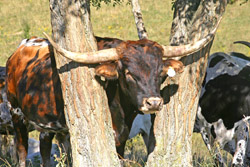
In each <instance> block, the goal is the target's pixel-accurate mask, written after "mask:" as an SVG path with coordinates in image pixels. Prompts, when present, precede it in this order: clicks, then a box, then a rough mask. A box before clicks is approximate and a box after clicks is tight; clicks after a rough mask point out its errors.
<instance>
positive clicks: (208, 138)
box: [200, 128, 226, 167]
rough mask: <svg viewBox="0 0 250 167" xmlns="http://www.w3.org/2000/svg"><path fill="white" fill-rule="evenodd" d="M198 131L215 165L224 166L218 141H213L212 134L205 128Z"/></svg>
mask: <svg viewBox="0 0 250 167" xmlns="http://www.w3.org/2000/svg"><path fill="white" fill-rule="evenodd" d="M200 133H201V136H202V139H203V141H204V143H205V145H206V146H207V148H208V150H209V152H210V154H211V155H212V156H213V157H214V160H215V163H216V165H217V166H220V167H224V166H226V164H225V162H224V160H223V156H222V155H221V152H220V146H219V144H218V143H216V142H215V141H214V138H213V136H212V134H211V133H208V132H207V130H205V128H201V129H200Z"/></svg>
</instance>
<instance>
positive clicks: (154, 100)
mask: <svg viewBox="0 0 250 167" xmlns="http://www.w3.org/2000/svg"><path fill="white" fill-rule="evenodd" d="M162 101H163V100H162V98H159V97H150V98H148V99H146V101H145V102H146V103H145V105H147V106H148V107H149V109H151V108H152V109H157V108H159V107H161V106H162Z"/></svg>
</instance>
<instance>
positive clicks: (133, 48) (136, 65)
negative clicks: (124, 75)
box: [121, 40, 163, 75]
mask: <svg viewBox="0 0 250 167" xmlns="http://www.w3.org/2000/svg"><path fill="white" fill-rule="evenodd" d="M162 56H163V49H162V48H161V46H160V45H159V44H157V43H155V42H152V41H148V40H143V41H140V43H132V44H128V45H127V48H126V51H124V52H123V55H122V59H121V63H122V68H123V69H127V70H129V72H131V73H133V74H137V73H138V74H139V73H144V74H146V75H147V74H148V75H149V74H151V73H155V72H157V73H158V72H159V71H160V70H161V67H162V65H163V61H162Z"/></svg>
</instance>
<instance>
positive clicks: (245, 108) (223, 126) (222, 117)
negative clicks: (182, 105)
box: [194, 41, 250, 166]
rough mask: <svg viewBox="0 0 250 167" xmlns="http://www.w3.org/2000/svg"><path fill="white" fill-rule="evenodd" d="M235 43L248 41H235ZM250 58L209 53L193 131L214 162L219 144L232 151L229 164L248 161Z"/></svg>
mask: <svg viewBox="0 0 250 167" xmlns="http://www.w3.org/2000/svg"><path fill="white" fill-rule="evenodd" d="M235 43H241V44H245V45H247V46H248V47H250V43H248V42H243V41H238V42H235ZM249 109H250V58H249V57H247V56H245V55H243V54H241V53H237V52H232V53H229V54H225V53H221V52H219V53H214V54H212V55H211V56H210V57H209V61H208V67H207V71H206V76H205V79H204V82H203V86H202V92H201V96H200V100H199V108H198V111H197V116H196V122H195V127H194V131H195V132H200V133H201V135H202V138H203V140H204V142H205V144H206V146H207V148H208V149H209V151H210V152H211V153H212V154H215V155H216V161H217V163H218V165H220V166H225V164H224V161H223V157H222V155H221V153H220V151H219V149H220V148H222V149H224V150H226V151H228V152H229V153H230V154H232V155H233V162H232V165H233V166H246V165H247V166H248V165H250V141H249V122H250V110H249Z"/></svg>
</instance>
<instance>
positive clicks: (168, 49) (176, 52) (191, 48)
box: [162, 17, 222, 57]
mask: <svg viewBox="0 0 250 167" xmlns="http://www.w3.org/2000/svg"><path fill="white" fill-rule="evenodd" d="M221 18H222V17H220V18H219V20H218V22H217V24H216V26H215V28H214V29H213V30H212V31H211V32H210V33H209V34H208V35H207V36H206V37H205V38H203V39H201V40H199V41H197V42H194V43H192V44H187V45H180V46H164V45H162V47H163V49H164V57H183V56H185V55H188V54H191V53H194V52H196V51H198V50H199V49H201V48H202V47H204V46H205V45H207V44H208V43H209V42H210V41H211V40H212V39H213V37H214V35H215V32H216V30H217V28H218V26H219V24H220V21H221Z"/></svg>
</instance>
